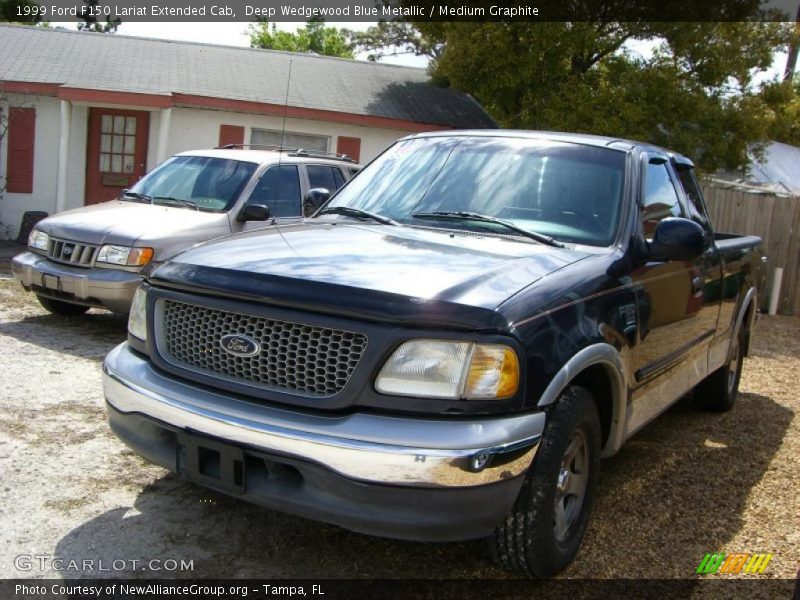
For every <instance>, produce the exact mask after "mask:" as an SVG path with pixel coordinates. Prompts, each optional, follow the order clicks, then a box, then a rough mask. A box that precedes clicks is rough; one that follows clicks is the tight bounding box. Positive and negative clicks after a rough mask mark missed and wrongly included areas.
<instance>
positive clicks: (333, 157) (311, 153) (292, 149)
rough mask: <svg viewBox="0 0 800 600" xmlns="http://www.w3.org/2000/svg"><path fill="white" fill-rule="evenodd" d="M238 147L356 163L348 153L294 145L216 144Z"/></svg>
mask: <svg viewBox="0 0 800 600" xmlns="http://www.w3.org/2000/svg"><path fill="white" fill-rule="evenodd" d="M237 148H241V149H244V148H255V149H258V150H276V151H278V152H286V153H288V154H289V156H302V157H306V158H327V159H330V160H341V161H344V162H349V163H355V162H356V161H354V160H353V159H352V158H350V157H349V156H348V155H347V154H337V153H336V152H321V151H319V150H311V151H309V150H304V149H303V148H295V147H294V146H278V145H277V144H225V145H224V146H215V148H214V149H215V150H235V149H237Z"/></svg>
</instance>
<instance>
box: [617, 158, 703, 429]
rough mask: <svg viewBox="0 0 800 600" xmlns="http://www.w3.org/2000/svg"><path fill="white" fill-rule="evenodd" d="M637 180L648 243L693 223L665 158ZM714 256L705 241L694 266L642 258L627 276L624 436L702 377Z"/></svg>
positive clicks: (645, 161)
mask: <svg viewBox="0 0 800 600" xmlns="http://www.w3.org/2000/svg"><path fill="white" fill-rule="evenodd" d="M641 172H642V174H643V177H642V179H643V181H642V186H641V190H640V192H641V193H640V198H639V206H638V209H639V227H640V234H639V235H641V236H643V237H644V240H645V242H649V241H650V240H652V237H653V234H654V232H655V229H656V226H657V225H658V223H659V222H660V221H661V220H662V219H665V218H668V217H682V218H692V215H691V214H690V213H689V211H688V210H687V207H686V204H685V201H684V194H683V191H682V188H681V184H680V181H679V180H678V177H677V175H676V173H675V171H674V170H673V168H672V166H671V164H670V161H669V157H667V156H666V155H664V154H661V153H656V152H648V153H645V154H644V155H643V156H642V171H641ZM713 253H714V245H713V242H712V239H711V237H710V236H708V239H707V247H706V251H705V254H704V255H703V256H700V257H699V258H697V259H695V260H682V261H678V260H670V261H663V260H652V259H649V258H646V257H643V259H642V260H641V262H640V263H639V265H638V266H637V267H636V268H635V269H634V271H633V273H632V277H633V280H634V282H635V283H636V286H635V288H636V289H637V305H638V307H639V315H638V317H639V318H638V339H637V343H636V345H635V346H634V349H633V353H632V367H633V376H634V386H635V387H634V391H633V397H632V403H631V407H630V411H631V412H630V414H629V430H635V429H638V428H639V427H640V426H641V425H643V424H644V423H646V422H647V421H649V420H650V419H651V418H653V417H655V416H656V415H657V414H659V413H660V412H661V411H663V410H664V409H665V408H666V407H667V406H668V405H669V404H670V403H672V402H673V401H675V400H676V399H677V398H679V397H680V396H681V395H683V394H684V393H685V392H686V391H688V390H689V389H690V388H691V387H692V385H694V383H696V381H694V382H693V380H694V379H696V378H697V377H698V376H699V375H700V374H704V373H705V369H706V365H707V357H708V348H709V345H710V343H711V339H712V337H713V335H714V332H715V330H716V323H717V316H718V304H717V301H716V300H711V299H709V298H708V297H707V296H708V286H709V280H708V277H709V275H713V273H712V272H711V271H710V270H709V264H711V263H713V257H712V256H711V254H713Z"/></svg>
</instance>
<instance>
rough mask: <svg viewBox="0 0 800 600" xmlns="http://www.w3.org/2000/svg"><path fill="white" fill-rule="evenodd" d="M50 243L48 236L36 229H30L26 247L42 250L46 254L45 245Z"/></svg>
mask: <svg viewBox="0 0 800 600" xmlns="http://www.w3.org/2000/svg"><path fill="white" fill-rule="evenodd" d="M49 243H50V236H49V235H47V234H46V233H45V232H43V231H39V230H38V229H31V233H30V235H28V246H30V247H31V248H35V249H36V250H43V251H44V252H47V245H48V244H49Z"/></svg>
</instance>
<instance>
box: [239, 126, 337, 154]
mask: <svg viewBox="0 0 800 600" xmlns="http://www.w3.org/2000/svg"><path fill="white" fill-rule="evenodd" d="M328 141H329V138H328V137H327V136H324V135H310V134H308V133H293V132H291V131H287V132H285V133H284V134H283V143H281V132H280V131H272V130H271V129H256V128H255V127H254V128H253V130H252V132H251V133H250V143H251V144H263V145H266V146H289V147H292V148H302V149H303V150H311V151H314V152H327V151H328Z"/></svg>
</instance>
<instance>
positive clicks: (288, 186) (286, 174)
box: [247, 165, 301, 217]
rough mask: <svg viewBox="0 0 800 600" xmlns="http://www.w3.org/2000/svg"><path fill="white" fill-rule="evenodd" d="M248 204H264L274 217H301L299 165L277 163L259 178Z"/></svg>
mask: <svg viewBox="0 0 800 600" xmlns="http://www.w3.org/2000/svg"><path fill="white" fill-rule="evenodd" d="M247 203H248V204H263V205H264V206H266V207H267V208H269V214H270V215H271V216H273V217H299V216H300V214H301V211H300V179H299V176H298V171H297V165H280V166H278V165H276V166H274V167H270V168H269V169H267V170H266V171H265V172H264V174H263V175H261V178H260V179H259V180H258V183H257V184H256V187H255V188H254V189H253V191H252V193H251V194H250V197H249V198H248V199H247Z"/></svg>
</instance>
